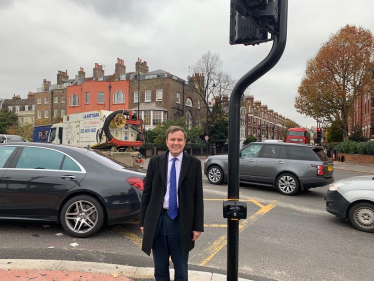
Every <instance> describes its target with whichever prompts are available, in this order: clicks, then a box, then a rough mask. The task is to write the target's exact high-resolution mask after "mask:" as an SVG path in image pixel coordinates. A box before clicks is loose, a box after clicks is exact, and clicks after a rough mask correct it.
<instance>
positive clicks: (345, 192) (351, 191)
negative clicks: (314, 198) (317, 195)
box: [325, 175, 374, 232]
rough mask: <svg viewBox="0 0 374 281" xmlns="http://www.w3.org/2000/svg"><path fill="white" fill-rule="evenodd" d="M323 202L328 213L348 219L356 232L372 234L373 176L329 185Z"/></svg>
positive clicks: (373, 215) (373, 212)
mask: <svg viewBox="0 0 374 281" xmlns="http://www.w3.org/2000/svg"><path fill="white" fill-rule="evenodd" d="M325 200H326V210H327V211H328V212H329V213H331V214H333V215H335V216H337V217H340V218H344V219H348V220H349V222H350V223H351V224H352V225H353V226H354V227H355V228H356V229H358V230H361V231H365V232H374V175H368V176H359V177H351V178H346V179H344V180H340V181H337V182H334V183H332V184H330V185H329V189H328V191H327V193H326V196H325Z"/></svg>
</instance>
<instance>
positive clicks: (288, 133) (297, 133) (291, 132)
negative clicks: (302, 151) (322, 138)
mask: <svg viewBox="0 0 374 281" xmlns="http://www.w3.org/2000/svg"><path fill="white" fill-rule="evenodd" d="M287 135H288V136H299V137H305V136H306V132H304V131H288V132H287Z"/></svg>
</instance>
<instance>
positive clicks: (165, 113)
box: [163, 111, 168, 121]
mask: <svg viewBox="0 0 374 281" xmlns="http://www.w3.org/2000/svg"><path fill="white" fill-rule="evenodd" d="M163 120H164V121H165V120H168V113H167V112H166V111H164V119H163Z"/></svg>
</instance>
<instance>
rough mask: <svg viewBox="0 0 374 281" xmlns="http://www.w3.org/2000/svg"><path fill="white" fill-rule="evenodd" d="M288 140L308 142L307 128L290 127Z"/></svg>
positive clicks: (301, 142)
mask: <svg viewBox="0 0 374 281" xmlns="http://www.w3.org/2000/svg"><path fill="white" fill-rule="evenodd" d="M286 142H292V143H300V144H308V138H307V130H306V129H303V128H289V129H288V130H287V137H286Z"/></svg>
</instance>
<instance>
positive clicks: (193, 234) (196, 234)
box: [191, 231, 201, 241]
mask: <svg viewBox="0 0 374 281" xmlns="http://www.w3.org/2000/svg"><path fill="white" fill-rule="evenodd" d="M200 235H201V232H200V231H192V239H191V241H195V240H196V239H197V238H199V236H200Z"/></svg>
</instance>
